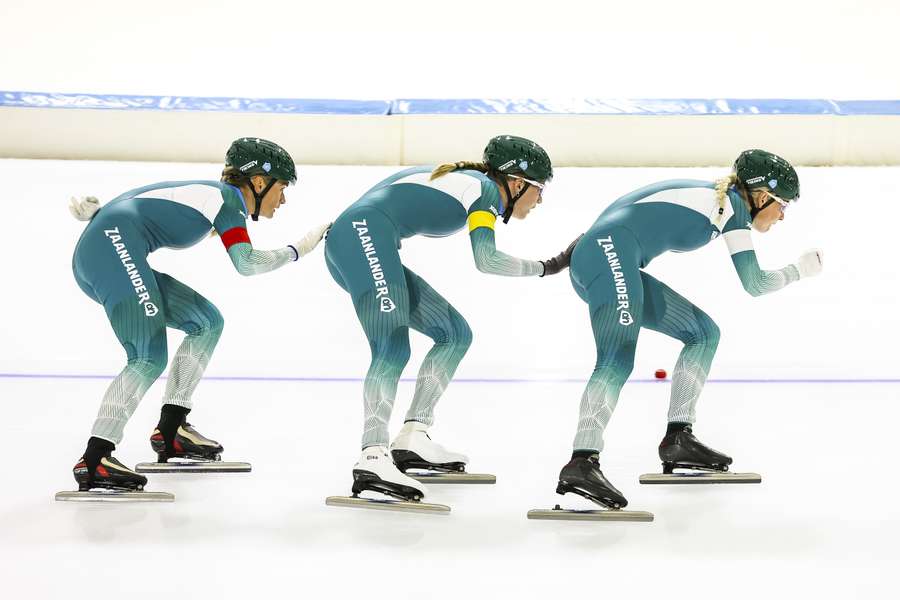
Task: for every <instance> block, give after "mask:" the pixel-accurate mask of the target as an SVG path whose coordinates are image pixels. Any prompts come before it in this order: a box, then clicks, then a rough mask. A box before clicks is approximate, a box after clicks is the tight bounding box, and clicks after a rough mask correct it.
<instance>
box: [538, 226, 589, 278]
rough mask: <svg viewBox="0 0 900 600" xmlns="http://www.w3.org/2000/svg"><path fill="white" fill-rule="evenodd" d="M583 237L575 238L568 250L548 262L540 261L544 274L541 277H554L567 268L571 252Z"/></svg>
mask: <svg viewBox="0 0 900 600" xmlns="http://www.w3.org/2000/svg"><path fill="white" fill-rule="evenodd" d="M583 236H584V234H583V233H582V234H581V235H579V236H578V237H577V238H575V241H574V242H572V243H571V244H569V247H568V248H566V249H565V250H563V251H562V252H560V253H559V254H557V255H556V256H554V257H553V258H551V259H550V260H542V261H540V262H541V264H542V265H544V272H543V274H542V275H541V277H543V276H544V275H556V274H557V273H559V272H560V271H562V270H563V269H566V268H568V267H569V261H571V260H572V251H573V250H575V244H577V243H578V241H579V240H580V239H581V238H582V237H583Z"/></svg>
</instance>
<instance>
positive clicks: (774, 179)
mask: <svg viewBox="0 0 900 600" xmlns="http://www.w3.org/2000/svg"><path fill="white" fill-rule="evenodd" d="M734 172H735V174H736V175H737V178H738V181H739V182H740V183H741V185H743V186H744V187H745V188H746V189H747V190H754V189H757V188H764V189H765V190H766V191H768V192H770V193H771V194H773V195H775V196H778V197H779V198H781V199H783V200H797V199H798V198H799V197H800V179H799V178H798V177H797V171H795V170H794V167H792V166H791V163H789V162H788V161H786V160H785V159H783V158H781V157H780V156H778V155H777V154H772V153H771V152H766V151H765V150H744V151H743V152H741V155H740V156H738V157H737V160H736V161H734Z"/></svg>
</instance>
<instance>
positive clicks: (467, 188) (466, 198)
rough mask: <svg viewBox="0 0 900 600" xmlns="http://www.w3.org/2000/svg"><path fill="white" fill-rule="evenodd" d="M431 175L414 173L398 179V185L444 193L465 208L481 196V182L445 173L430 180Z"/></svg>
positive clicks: (461, 175) (462, 174) (468, 176)
mask: <svg viewBox="0 0 900 600" xmlns="http://www.w3.org/2000/svg"><path fill="white" fill-rule="evenodd" d="M430 178H431V173H415V174H413V175H407V176H406V177H403V178H402V179H398V180H397V181H395V182H393V183H392V184H391V185H397V184H398V183H413V184H415V185H421V186H425V187H429V188H432V189H435V190H438V191H440V192H444V193H445V194H448V195H450V196H453V197H454V198H456V199H457V200H459V201H460V202H461V203H462V204H463V205H464V206H466V208H468V206H469V204H471V203H472V202H474V201H475V200H477V199H478V197H479V196H481V181H479V180H478V179H476V178H474V177H472V176H471V175H466V174H465V173H447V174H446V175H444V176H443V177H438V178H437V179H435V180H431V179H430Z"/></svg>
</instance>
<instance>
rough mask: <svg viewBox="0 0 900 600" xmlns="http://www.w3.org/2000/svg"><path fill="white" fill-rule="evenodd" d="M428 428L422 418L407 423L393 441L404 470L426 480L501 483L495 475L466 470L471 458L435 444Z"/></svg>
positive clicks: (398, 459) (416, 477)
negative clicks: (419, 420)
mask: <svg viewBox="0 0 900 600" xmlns="http://www.w3.org/2000/svg"><path fill="white" fill-rule="evenodd" d="M427 430H428V427H427V426H426V425H424V424H422V423H419V422H418V421H409V422H407V423H404V424H403V428H402V429H401V430H400V434H399V435H398V436H397V437H396V439H394V443H393V444H391V456H392V457H393V459H394V463H395V464H396V465H397V468H398V469H399V470H400V471H402V472H404V473H406V474H407V475H409V476H410V477H412V478H413V479H415V480H417V481H422V482H425V483H497V477H496V476H494V475H487V474H479V473H466V465H467V464H468V462H469V458H468V457H467V456H466V455H465V454H458V453H456V452H449V451H448V450H446V449H445V448H444V447H443V446H441V445H440V444H436V443H434V442H433V441H432V440H431V437H430V436H429V435H428V431H427Z"/></svg>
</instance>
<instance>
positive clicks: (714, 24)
mask: <svg viewBox="0 0 900 600" xmlns="http://www.w3.org/2000/svg"><path fill="white" fill-rule="evenodd" d="M0 22H2V23H3V24H4V27H3V29H4V34H3V36H2V37H0V57H2V58H0V64H2V68H0V89H5V90H30V91H57V92H106V93H134V94H158V95H169V94H176V95H236V96H254V97H300V98H308V97H320V98H322V97H326V98H395V97H419V98H423V97H424V98H460V97H462V98H465V97H470V98H471V97H474V98H485V97H525V98H529V97H531V98H533V97H538V98H545V97H556V98H568V97H597V98H640V97H644V98H656V97H668V98H684V97H695V98H707V97H743V98H760V97H770V98H837V99H842V98H843V99H867V98H889V99H895V98H900V78H897V77H896V76H895V73H896V68H895V64H894V61H895V60H896V57H897V56H900V40H898V37H897V35H896V26H897V23H898V22H900V5H898V4H897V3H896V2H892V1H890V0H858V1H856V2H852V3H851V2H841V1H836V0H824V1H816V0H793V1H791V2H783V1H779V0H756V1H754V2H721V1H717V0H694V1H691V2H683V3H682V2H669V1H667V0H643V1H637V2H620V3H610V2H588V1H576V0H560V1H557V2H546V1H540V0H520V1H519V2H515V3H500V2H483V1H475V0H459V1H452V2H422V1H416V0H393V1H387V2H370V1H365V0H345V1H342V2H331V3H328V2H308V1H303V2H294V1H288V0H271V1H269V2H265V3H253V2H247V1H245V0H216V1H213V0H193V1H191V2H184V1H181V0H156V1H154V2H118V1H115V0H87V1H86V2H79V3H72V2H68V1H65V0H48V1H44V2H12V1H5V2H3V3H2V4H0Z"/></svg>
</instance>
